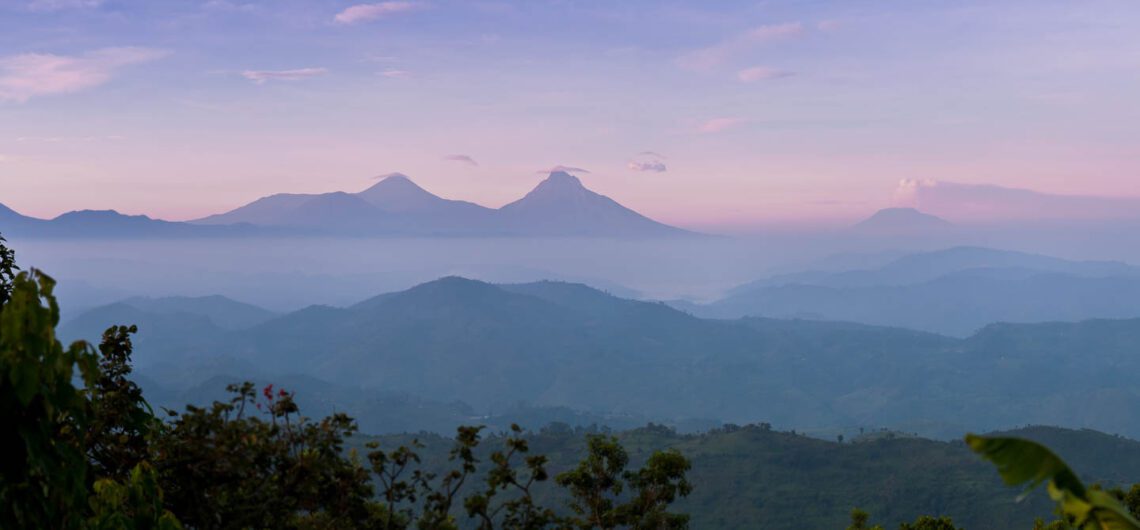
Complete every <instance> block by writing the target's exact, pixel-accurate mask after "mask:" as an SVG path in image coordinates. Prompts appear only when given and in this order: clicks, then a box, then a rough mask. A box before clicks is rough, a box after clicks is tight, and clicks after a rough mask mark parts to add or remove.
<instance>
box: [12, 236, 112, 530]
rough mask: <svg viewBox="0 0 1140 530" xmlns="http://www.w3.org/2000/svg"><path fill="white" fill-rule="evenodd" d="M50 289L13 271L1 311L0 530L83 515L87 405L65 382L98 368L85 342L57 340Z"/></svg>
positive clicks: (34, 275)
mask: <svg viewBox="0 0 1140 530" xmlns="http://www.w3.org/2000/svg"><path fill="white" fill-rule="evenodd" d="M0 248H3V247H2V245H0ZM0 254H2V255H7V249H4V250H0ZM2 274H3V273H2V272H0V275H2ZM54 287H55V282H54V281H53V280H52V279H51V278H49V277H48V276H46V275H44V274H42V273H40V272H38V271H36V270H32V271H29V272H23V273H19V274H18V275H16V276H15V277H13V278H12V279H11V291H10V293H9V294H8V295H6V296H7V297H8V299H7V301H6V303H4V305H3V309H2V310H0V424H2V425H4V429H0V447H5V448H7V449H6V450H7V451H9V452H8V453H7V454H6V455H5V457H4V458H3V459H0V527H3V528H56V529H66V528H79V527H80V526H81V524H82V522H83V517H82V514H83V513H84V512H85V511H86V510H85V508H86V504H87V496H88V488H87V486H88V476H87V472H86V471H87V470H86V468H87V466H86V458H87V457H86V452H85V450H84V447H83V443H82V438H83V436H84V434H83V433H84V432H85V430H86V428H87V425H88V414H87V412H88V411H87V401H86V399H84V396H83V394H82V393H81V392H80V391H79V390H78V389H76V388H75V387H74V386H73V385H72V380H73V377H74V376H75V375H76V373H75V371H76V369H77V368H78V371H79V374H80V375H81V376H82V377H83V380H84V381H85V382H87V383H90V382H92V381H93V379H94V378H95V373H96V370H97V368H96V365H95V356H94V354H93V353H92V352H90V351H89V349H88V348H87V347H86V346H85V345H84V344H73V345H71V346H70V347H66V348H65V347H64V346H63V345H62V344H60V342H59V341H58V340H56V338H55V331H54V330H55V326H56V324H58V322H59V306H58V305H57V304H56V301H55V298H54V297H53V296H52V291H53V288H54Z"/></svg>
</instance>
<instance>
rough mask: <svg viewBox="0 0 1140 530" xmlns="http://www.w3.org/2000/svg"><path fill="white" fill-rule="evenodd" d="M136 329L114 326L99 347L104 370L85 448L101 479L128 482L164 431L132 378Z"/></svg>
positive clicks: (93, 397) (95, 389) (92, 399)
mask: <svg viewBox="0 0 1140 530" xmlns="http://www.w3.org/2000/svg"><path fill="white" fill-rule="evenodd" d="M136 332H138V328H137V327H135V326H112V327H111V328H110V329H108V330H107V331H106V332H104V333H103V340H102V342H101V343H100V344H99V369H98V376H97V377H96V379H95V382H94V384H93V385H92V386H91V387H90V388H89V389H88V391H87V399H88V401H89V406H90V425H89V426H88V428H87V435H86V440H85V444H86V447H87V453H88V459H89V460H90V462H91V465H92V467H93V472H94V473H95V475H96V476H100V477H106V478H111V479H115V480H125V479H126V478H127V475H128V473H131V472H132V470H133V469H134V468H135V467H136V466H138V465H139V464H141V463H143V462H144V461H145V460H146V459H147V457H148V456H149V444H150V441H151V439H152V437H153V435H155V434H156V433H157V431H158V430H159V429H160V428H161V424H160V423H159V421H158V420H157V419H156V418H155V417H154V413H153V411H152V410H151V408H150V406H149V405H148V404H147V402H146V401H145V400H144V399H143V396H142V389H140V388H139V386H138V385H137V384H135V383H134V382H133V381H131V380H130V379H128V376H129V375H130V373H131V365H130V361H131V352H132V350H133V346H132V344H131V334H132V333H136Z"/></svg>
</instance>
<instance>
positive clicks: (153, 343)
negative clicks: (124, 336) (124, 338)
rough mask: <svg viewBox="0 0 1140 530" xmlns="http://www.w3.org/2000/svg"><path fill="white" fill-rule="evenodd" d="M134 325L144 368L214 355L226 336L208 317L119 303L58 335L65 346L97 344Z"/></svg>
mask: <svg viewBox="0 0 1140 530" xmlns="http://www.w3.org/2000/svg"><path fill="white" fill-rule="evenodd" d="M131 324H135V325H138V327H139V333H138V335H137V337H136V339H135V343H136V344H138V346H139V347H140V350H141V351H144V352H145V353H143V354H141V355H138V356H136V360H138V361H139V362H140V363H142V364H146V363H150V362H159V361H181V360H185V359H190V358H197V357H200V356H204V355H215V354H216V352H217V351H218V350H217V347H218V346H220V345H221V344H222V343H223V340H224V335H225V333H226V330H225V329H224V328H222V327H220V326H218V325H216V324H214V322H213V321H212V320H211V319H210V317H208V316H206V315H202V314H193V313H188V312H155V311H148V310H145V309H140V308H138V307H135V306H133V305H130V304H127V303H124V302H118V303H114V304H109V305H105V306H102V307H98V308H95V309H91V310H89V311H87V312H85V313H82V314H80V315H78V316H76V317H75V318H73V319H71V320H69V321H67V322H65V323H63V324H62V325H60V327H59V331H58V335H59V337H60V339H61V340H63V341H64V342H70V341H73V340H80V339H82V340H86V341H88V342H91V343H92V344H98V343H99V338H100V337H102V335H103V330H105V329H107V328H108V327H110V326H112V325H131Z"/></svg>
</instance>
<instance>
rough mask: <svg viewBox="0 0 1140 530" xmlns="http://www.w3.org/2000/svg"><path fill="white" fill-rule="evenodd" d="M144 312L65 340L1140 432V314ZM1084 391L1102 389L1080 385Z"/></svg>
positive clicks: (506, 390) (518, 395) (785, 417)
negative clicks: (1107, 317)
mask: <svg viewBox="0 0 1140 530" xmlns="http://www.w3.org/2000/svg"><path fill="white" fill-rule="evenodd" d="M130 307H131V310H130V311H124V308H122V307H116V306H109V307H105V308H102V309H96V310H94V312H93V313H89V314H87V315H82V316H80V317H77V318H76V319H75V320H74V321H72V322H71V323H69V324H67V325H65V326H63V328H62V329H61V336H63V337H65V338H67V339H69V340H70V339H76V338H86V339H89V340H93V339H96V338H97V333H98V332H99V330H100V329H101V328H103V327H105V326H107V325H111V324H119V323H124V322H129V323H137V324H139V328H140V332H139V335H138V340H137V347H138V352H137V354H136V357H135V359H136V362H137V363H138V373H139V374H140V376H145V377H148V378H151V379H153V380H154V381H155V383H157V386H161V387H163V388H165V389H168V390H171V391H179V390H186V389H190V388H192V387H194V386H197V385H199V384H201V383H202V382H204V381H206V380H208V379H211V378H220V379H221V380H225V379H228V380H229V381H231V382H233V381H240V380H244V379H250V380H257V381H261V382H274V381H284V378H286V377H288V376H293V375H297V374H304V375H306V376H310V377H313V378H316V379H318V380H321V381H325V382H329V383H334V384H335V385H337V386H341V387H351V388H356V389H361V390H364V391H366V392H377V393H380V392H384V393H396V394H401V395H408V396H411V397H413V398H415V399H418V400H431V401H435V402H441V403H452V402H462V403H465V404H467V405H469V406H470V407H471V409H470V410H471V412H472V413H473V414H474V415H476V416H481V415H487V414H496V413H498V412H501V411H503V410H505V409H507V408H510V407H513V406H515V405H517V404H519V403H520V402H522V403H527V404H531V405H536V406H544V407H568V408H570V409H575V410H580V411H590V412H596V413H600V414H619V415H625V416H630V417H640V418H644V419H645V420H653V421H675V420H681V419H697V420H704V419H707V420H717V421H718V422H735V423H753V422H769V423H772V424H773V425H776V426H778V427H780V428H796V429H806V430H812V431H817V432H818V431H823V430H825V429H847V430H846V433H847V434H850V433H851V429H858V428H859V427H867V428H871V427H876V428H877V427H883V426H886V427H892V428H898V429H901V430H905V431H907V432H918V433H920V434H923V435H925V436H932V437H943V438H953V437H957V436H960V435H961V433H962V432H964V431H966V430H971V429H973V430H992V429H1002V428H1009V427H1011V426H1017V425H1024V424H1026V423H1033V424H1050V425H1064V426H1068V427H1088V428H1094V429H1098V430H1102V431H1105V432H1112V433H1121V434H1125V435H1129V436H1140V395H1138V393H1137V392H1136V390H1135V389H1136V385H1135V380H1134V377H1133V376H1132V374H1135V373H1137V372H1138V371H1140V358H1138V357H1137V356H1136V355H1135V348H1134V345H1135V344H1136V343H1137V337H1140V320H1111V321H1089V322H1081V323H1066V324H1033V325H1018V324H1006V325H992V326H989V327H987V328H986V329H984V330H983V331H982V332H980V333H978V334H977V335H976V336H974V337H971V338H967V339H954V338H949V337H944V336H940V335H935V334H930V333H923V332H916V331H912V330H905V329H897V328H884V327H874V326H865V325H858V324H849V323H837V322H818V321H804V320H779V319H742V320H734V321H727V320H706V319H701V318H697V317H694V316H692V315H688V314H685V313H683V312H681V311H678V310H675V309H673V308H670V307H668V306H666V305H664V304H659V303H648V302H640V301H634V300H626V299H622V298H617V297H614V296H610V295H608V294H606V293H603V292H600V291H597V290H593V289H590V288H588V287H585V286H582V285H577V284H569V283H559V282H540V283H536V284H526V285H493V284H488V283H484V282H478V281H474V280H467V279H463V278H455V277H452V278H444V279H441V280H437V281H434V282H429V283H426V284H422V285H419V286H417V287H414V288H412V289H409V290H406V291H402V292H398V293H390V294H385V295H381V296H377V297H374V298H372V299H370V300H367V301H365V302H362V303H359V304H357V305H354V306H351V307H346V308H336V307H320V306H314V307H311V308H308V309H304V310H301V311H298V312H295V313H291V314H288V315H284V316H280V317H277V318H273V319H271V320H268V321H266V322H264V323H261V324H257V325H255V326H252V327H247V328H245V329H237V330H233V329H224V328H223V327H222V326H220V325H217V323H218V322H220V321H225V318H222V317H218V316H216V315H212V314H209V313H208V312H207V313H201V312H200V311H202V308H200V307H191V306H188V305H187V306H184V307H183V308H182V309H181V311H182V312H181V313H163V314H158V313H152V312H149V311H148V310H147V309H146V308H145V307H141V306H138V305H135V306H130ZM195 312H198V313H195ZM124 315H125V316H124ZM1073 380H1077V381H1096V383H1097V384H1096V385H1095V387H1091V388H1090V387H1087V386H1084V385H1072V384H1065V383H1064V382H1065V381H1073ZM217 386H218V390H220V389H221V387H222V385H221V384H218V385H217ZM303 396H304V394H302V399H304V397H303ZM1078 403H1079V404H1080V405H1079V406H1077V405H1073V404H1078ZM330 404H331V405H333V409H334V410H348V411H349V412H351V413H353V414H357V415H363V414H365V413H367V411H366V410H361V411H357V410H355V409H353V408H351V407H348V406H347V404H343V403H342V404H341V405H340V406H335V405H336V404H335V403H330ZM1090 411H1095V413H1093V412H1090ZM408 426H409V425H408V424H406V423H402V424H401V427H402V428H405V427H408ZM531 427H534V425H531ZM372 432H375V433H377V434H380V433H382V432H390V431H372ZM835 432H844V431H842V430H837V431H835Z"/></svg>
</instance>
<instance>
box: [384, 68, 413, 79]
mask: <svg viewBox="0 0 1140 530" xmlns="http://www.w3.org/2000/svg"><path fill="white" fill-rule="evenodd" d="M380 75H382V76H384V77H389V78H392V79H407V78H409V77H412V73H411V72H409V71H407V70H396V69H394V68H389V69H387V70H384V71H383V72H380Z"/></svg>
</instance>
